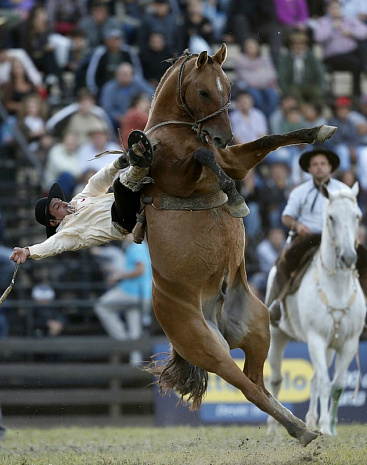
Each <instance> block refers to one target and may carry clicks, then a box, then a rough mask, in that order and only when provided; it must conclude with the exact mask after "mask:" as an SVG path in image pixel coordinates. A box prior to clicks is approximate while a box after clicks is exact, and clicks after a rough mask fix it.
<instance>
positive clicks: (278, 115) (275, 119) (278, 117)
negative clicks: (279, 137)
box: [269, 93, 299, 134]
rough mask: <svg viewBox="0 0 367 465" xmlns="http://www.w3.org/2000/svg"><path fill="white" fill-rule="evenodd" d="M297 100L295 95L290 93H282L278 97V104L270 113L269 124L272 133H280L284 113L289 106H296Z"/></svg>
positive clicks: (297, 104)
mask: <svg viewBox="0 0 367 465" xmlns="http://www.w3.org/2000/svg"><path fill="white" fill-rule="evenodd" d="M298 106H299V102H298V100H297V99H296V97H295V96H294V95H292V94H288V93H286V94H283V95H281V97H280V104H279V105H278V108H276V110H275V111H274V112H273V113H272V114H271V115H270V118H269V125H270V131H271V133H273V134H282V130H283V126H284V121H285V114H286V112H287V110H288V109H289V108H292V107H298Z"/></svg>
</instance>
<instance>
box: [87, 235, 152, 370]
mask: <svg viewBox="0 0 367 465" xmlns="http://www.w3.org/2000/svg"><path fill="white" fill-rule="evenodd" d="M124 246H125V270H124V271H123V272H119V273H116V274H115V275H114V276H112V279H111V281H112V282H115V283H116V282H117V285H115V286H114V287H112V288H111V289H110V290H109V291H107V292H106V294H104V295H102V297H100V298H99V299H98V301H97V303H96V305H95V312H96V315H97V316H98V318H99V321H100V322H101V324H102V326H103V327H104V328H105V330H106V331H107V333H108V334H109V335H110V336H111V337H113V338H115V339H117V340H120V341H121V340H127V339H132V340H134V339H140V338H141V337H142V329H143V327H142V321H143V316H144V314H149V313H150V311H151V305H152V287H151V286H152V272H151V263H150V257H149V250H148V246H147V244H146V243H145V242H143V243H142V244H136V243H135V242H134V241H133V238H132V236H131V235H130V236H127V238H126V239H125V241H124ZM120 312H121V313H122V314H123V316H124V319H125V321H126V324H125V323H124V322H123V321H122V319H121V317H120ZM142 361H143V360H142V354H141V353H140V352H139V351H132V352H131V353H130V363H132V364H140V363H141V362H142Z"/></svg>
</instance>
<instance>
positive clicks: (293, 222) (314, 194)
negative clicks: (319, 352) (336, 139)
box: [266, 146, 367, 326]
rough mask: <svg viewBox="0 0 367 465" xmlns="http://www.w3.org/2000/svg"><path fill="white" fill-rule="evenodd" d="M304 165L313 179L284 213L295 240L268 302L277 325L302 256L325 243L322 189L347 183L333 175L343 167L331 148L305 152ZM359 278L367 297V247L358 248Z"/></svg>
mask: <svg viewBox="0 0 367 465" xmlns="http://www.w3.org/2000/svg"><path fill="white" fill-rule="evenodd" d="M299 164H300V167H301V169H302V170H303V171H305V172H306V173H309V174H311V176H312V178H311V179H309V180H308V181H306V182H304V183H303V184H301V185H300V186H298V187H296V188H295V189H294V190H293V191H292V192H291V194H290V196H289V199H288V203H287V205H286V207H285V209H284V211H283V214H282V222H283V224H284V226H286V227H287V228H288V229H289V230H290V237H291V238H293V239H292V241H291V243H290V244H289V245H288V246H287V247H285V249H284V250H283V252H282V253H281V254H280V256H279V257H278V260H277V262H276V268H277V270H276V275H275V278H274V281H273V285H272V288H271V290H270V294H269V296H268V298H267V302H266V304H267V305H269V309H270V321H271V323H272V324H273V325H275V326H277V324H278V322H279V320H280V317H281V309H280V302H281V301H282V300H283V298H284V297H285V295H286V294H287V291H288V289H289V285H290V281H291V278H292V277H293V275H294V274H295V273H296V272H297V270H298V268H299V267H300V264H301V259H302V258H303V257H305V254H306V253H307V252H308V251H310V249H312V248H313V249H314V250H316V249H317V247H318V246H319V245H320V242H321V231H322V226H323V218H324V211H325V208H326V204H327V199H326V198H325V197H324V196H323V195H322V193H321V192H320V187H321V185H322V184H325V185H327V188H328V190H329V191H331V192H333V191H335V190H339V189H341V188H344V189H345V188H346V185H345V184H344V183H342V182H341V181H338V180H337V179H334V178H332V177H331V173H332V172H333V171H336V170H337V169H338V167H339V157H338V155H337V154H336V153H334V152H333V151H331V150H326V149H325V148H322V147H317V146H315V147H314V148H313V149H312V150H308V151H306V152H304V153H303V154H302V155H301V157H300V159H299ZM357 255H358V260H357V269H358V272H359V280H360V283H361V286H362V289H363V292H364V295H365V296H367V249H366V247H364V246H363V245H359V246H358V249H357Z"/></svg>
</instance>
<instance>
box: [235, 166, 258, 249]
mask: <svg viewBox="0 0 367 465" xmlns="http://www.w3.org/2000/svg"><path fill="white" fill-rule="evenodd" d="M261 186H262V184H261V180H260V176H259V174H258V172H257V171H256V169H252V170H250V171H249V172H248V173H247V175H246V177H245V178H244V179H242V180H241V181H238V182H237V190H238V192H239V193H240V194H241V195H242V197H243V198H244V199H245V201H246V204H247V205H248V207H249V209H250V212H251V215H248V216H245V217H244V219H243V222H244V224H245V228H246V237H248V238H249V239H250V240H251V241H253V240H258V239H259V237H261V235H262V233H263V224H262V214H261V205H260V198H261Z"/></svg>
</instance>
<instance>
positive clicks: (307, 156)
mask: <svg viewBox="0 0 367 465" xmlns="http://www.w3.org/2000/svg"><path fill="white" fill-rule="evenodd" d="M316 155H325V157H326V158H327V159H328V160H329V163H330V165H331V166H332V169H331V171H335V170H337V169H338V168H339V164H340V160H339V157H338V155H337V154H336V153H335V152H333V151H332V150H327V149H325V148H324V147H322V146H321V147H320V148H319V147H313V149H312V150H308V151H307V152H303V153H302V155H301V157H300V159H299V166H300V167H301V168H302V169H303V171H306V173H308V168H309V167H310V160H311V158H312V157H315V156H316Z"/></svg>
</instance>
